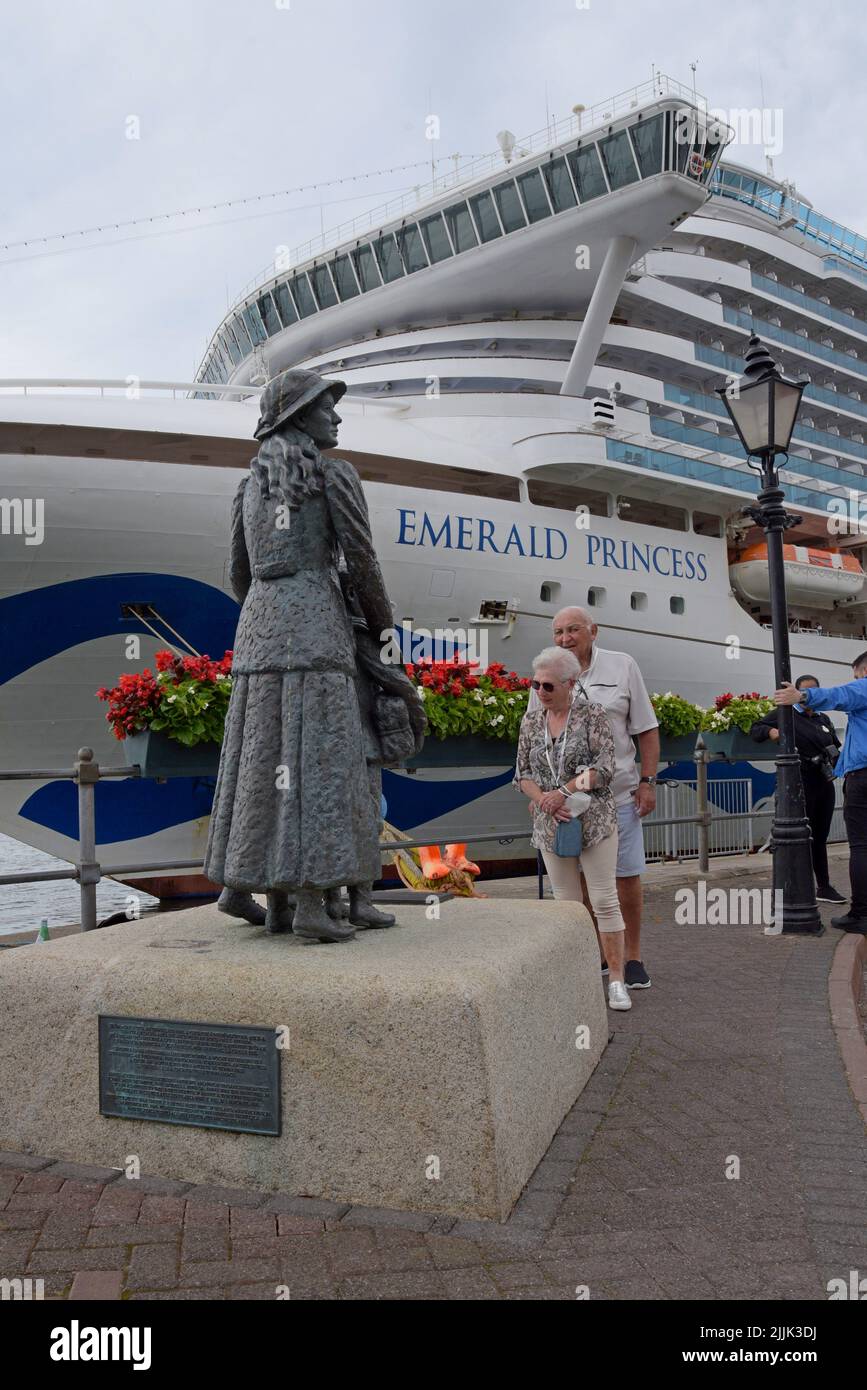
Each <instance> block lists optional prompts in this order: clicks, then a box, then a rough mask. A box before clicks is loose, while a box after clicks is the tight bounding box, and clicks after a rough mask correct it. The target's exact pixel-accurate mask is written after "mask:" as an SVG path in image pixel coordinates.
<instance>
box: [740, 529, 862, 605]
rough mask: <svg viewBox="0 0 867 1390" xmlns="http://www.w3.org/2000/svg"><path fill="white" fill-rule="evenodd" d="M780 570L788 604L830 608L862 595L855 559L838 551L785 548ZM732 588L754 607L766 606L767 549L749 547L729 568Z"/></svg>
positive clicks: (810, 547)
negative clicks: (782, 572)
mask: <svg viewBox="0 0 867 1390" xmlns="http://www.w3.org/2000/svg"><path fill="white" fill-rule="evenodd" d="M783 567H784V569H785V573H786V596H787V598H788V600H789V602H790V603H793V604H803V605H806V606H807V607H810V608H833V607H834V605H835V604H836V603H841V602H846V601H848V602H850V603H851V602H852V601H853V600H855V599H857V598H858V596H859V595H860V594H861V592H862V590H863V588H864V584H865V581H867V574H865V573H864V570H863V569H862V568H861V565H860V564H859V562H858V560H856V558H855V556H854V555H849V554H843V553H842V552H841V551H839V550H815V549H813V547H812V546H806V545H784V546H783ZM729 575H730V576H731V581H732V584H733V585H734V587H735V588H736V589H737V590H738V592H739V593H740V594H742V595H743V597H744V598H746V599H750V600H751V601H752V602H753V603H768V602H769V601H770V588H769V583H768V547H767V546H766V545H751V546H748V548H747V549H746V550H744V551H742V552H741V554H740V555H739V556H738V558H737V559H736V560H735V561H734V563H733V564H731V565H730V566H729Z"/></svg>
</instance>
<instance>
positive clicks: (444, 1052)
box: [0, 899, 608, 1220]
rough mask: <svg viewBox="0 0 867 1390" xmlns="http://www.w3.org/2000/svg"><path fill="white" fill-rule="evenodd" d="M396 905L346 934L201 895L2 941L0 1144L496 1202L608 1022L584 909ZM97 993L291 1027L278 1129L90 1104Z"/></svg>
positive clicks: (147, 1166)
mask: <svg viewBox="0 0 867 1390" xmlns="http://www.w3.org/2000/svg"><path fill="white" fill-rule="evenodd" d="M398 910H399V912H400V923H401V924H400V925H398V926H397V927H393V928H391V929H389V930H385V931H368V932H360V933H359V935H358V936H357V938H356V939H355V940H354V941H351V942H349V943H346V944H340V945H322V944H319V943H305V942H302V941H299V940H297V939H295V938H293V937H283V936H278V937H272V936H268V935H267V934H266V933H265V932H264V931H263V930H262V929H260V928H256V927H250V926H247V925H245V924H241V923H235V922H233V921H232V920H230V919H228V918H226V917H225V916H223V915H222V914H220V913H218V912H217V910H216V908H214V907H200V908H195V909H191V910H188V911H184V912H177V913H170V914H165V915H162V916H159V917H156V918H153V919H147V918H146V919H144V920H141V921H138V922H130V923H125V924H120V925H117V926H114V927H107V928H105V929H103V930H100V931H95V932H91V933H88V934H87V935H81V936H75V937H67V938H66V939H64V940H61V941H52V942H48V943H40V944H38V945H33V946H26V947H21V948H19V949H17V950H14V951H6V952H3V953H2V955H0V999H2V1026H0V1146H2V1147H3V1148H6V1149H12V1150H19V1151H24V1152H30V1153H40V1154H47V1155H51V1156H52V1157H56V1158H60V1159H66V1160H73V1161H77V1162H80V1163H89V1164H99V1165H104V1166H108V1167H116V1168H122V1167H123V1166H124V1165H125V1163H126V1160H127V1156H128V1155H132V1154H134V1155H136V1156H137V1157H138V1158H139V1160H140V1165H141V1171H142V1172H143V1173H148V1174H159V1175H161V1176H164V1177H170V1178H179V1179H187V1180H189V1181H192V1182H198V1183H214V1184H217V1185H220V1186H225V1187H242V1188H244V1187H246V1188H250V1189H259V1190H262V1189H266V1190H269V1191H280V1192H285V1193H290V1194H293V1195H299V1196H312V1197H324V1198H330V1199H332V1200H336V1201H346V1202H351V1203H357V1204H360V1205H364V1206H378V1207H397V1208H404V1209H414V1210H420V1211H436V1212H448V1213H454V1214H457V1215H463V1216H473V1217H484V1218H493V1219H496V1220H504V1219H505V1218H506V1216H507V1215H508V1213H509V1211H510V1210H511V1208H512V1206H513V1205H514V1203H515V1201H516V1200H517V1198H518V1197H519V1195H520V1193H521V1190H522V1188H523V1187H524V1185H525V1183H526V1182H527V1180H528V1178H529V1177H530V1175H531V1174H532V1172H533V1170H534V1169H535V1167H536V1165H537V1164H538V1163H539V1161H540V1160H541V1159H542V1157H543V1156H544V1154H545V1151H546V1149H547V1148H548V1145H549V1144H550V1142H551V1139H552V1137H553V1135H554V1132H555V1130H556V1129H557V1127H558V1126H559V1124H560V1122H561V1120H562V1119H563V1117H564V1115H565V1114H566V1112H567V1111H568V1110H569V1109H570V1107H571V1106H572V1104H573V1103H574V1101H575V1099H576V1098H577V1096H578V1095H579V1094H580V1092H581V1090H582V1089H583V1087H584V1085H585V1084H586V1082H587V1080H588V1078H589V1077H590V1075H591V1073H592V1071H593V1069H594V1067H595V1066H596V1063H597V1062H598V1060H599V1057H600V1056H601V1054H602V1051H603V1049H604V1047H605V1045H606V1042H607V1038H608V1023H607V1017H606V1008H605V1001H604V995H603V989H602V983H601V978H600V971H599V953H598V949H597V945H596V939H595V935H594V932H593V927H592V923H591V921H590V919H589V917H588V916H587V914H586V913H585V912H584V909H583V908H581V907H579V906H578V905H577V904H574V903H556V902H550V901H546V902H527V901H521V900H511V901H509V900H506V901H504V900H502V899H501V900H498V901H475V900H474V901H467V900H458V901H453V902H449V903H446V904H444V905H443V906H442V908H441V917H440V920H439V921H427V920H426V918H425V914H424V911H423V910H422V909H419V908H414V909H408V908H403V909H398ZM100 1014H105V1015H128V1016H136V1017H144V1018H163V1019H184V1020H195V1021H200V1022H203V1021H209V1022H220V1023H234V1024H248V1025H261V1026H265V1027H268V1028H275V1029H277V1028H279V1027H281V1025H282V1026H283V1028H285V1029H288V1041H289V1046H288V1048H284V1049H283V1050H282V1052H281V1074H282V1112H283V1121H282V1133H281V1135H280V1136H279V1137H276V1138H275V1137H268V1136H263V1135H257V1134H244V1133H233V1132H229V1131H224V1130H208V1129H202V1128H194V1127H187V1126H176V1125H169V1124H161V1123H154V1122H151V1121H142V1120H132V1119H117V1118H108V1117H106V1116H103V1115H101V1114H100V1112H99V1075H98V1072H99V1067H98V1061H99V1059H98V1042H97V1033H98V1029H97V1017H98V1015H100ZM284 1041H285V1034H284ZM576 1044H577V1045H576Z"/></svg>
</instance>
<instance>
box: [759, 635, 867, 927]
mask: <svg viewBox="0 0 867 1390" xmlns="http://www.w3.org/2000/svg"><path fill="white" fill-rule="evenodd" d="M852 672H853V679H852V680H851V681H849V682H848V683H847V684H846V685H832V686H821V685H820V686H815V687H813V688H808V689H806V690H798V689H797V688H796V687H795V686H794V685H791V684H790V683H789V682H788V681H787V682H785V683H784V684H783V686H782V688H781V689H780V690H777V691H775V692H774V701H775V703H776V704H778V705H795V704H801V705H803V706H804V707H805V708H808V709H813V710H827V709H836V710H842V711H843V712H844V713H845V714H848V716H849V723H848V726H847V729H846V738H845V740H844V742H843V751H842V752H841V754H840V756H839V758H838V759H837V766H836V768H835V773H836V776H837V777H842V778H843V819H844V820H845V822H846V836H847V838H848V841H849V880H850V882H851V885H852V905H851V907H850V909H849V911H848V912H847V913H846V915H845V916H844V917H832V918H831V925H832V926H835V927H839V928H840V929H841V930H842V931H851V932H858V933H860V935H861V936H867V652H862V653H861V655H860V656H859V657H856V658H855V660H854V661H853V662H852Z"/></svg>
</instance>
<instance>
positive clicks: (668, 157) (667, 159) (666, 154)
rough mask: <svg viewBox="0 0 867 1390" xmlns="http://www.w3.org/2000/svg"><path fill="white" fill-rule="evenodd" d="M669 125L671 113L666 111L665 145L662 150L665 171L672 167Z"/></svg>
mask: <svg viewBox="0 0 867 1390" xmlns="http://www.w3.org/2000/svg"><path fill="white" fill-rule="evenodd" d="M671 124H672V122H671V112H670V111H666V113H665V145H664V150H663V155H664V161H665V168H666V169H671V168H672V167H673V164H672V158H671Z"/></svg>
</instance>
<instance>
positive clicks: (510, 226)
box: [494, 179, 527, 232]
mask: <svg viewBox="0 0 867 1390" xmlns="http://www.w3.org/2000/svg"><path fill="white" fill-rule="evenodd" d="M494 197H495V198H496V200H497V208H498V209H499V213H500V220H501V221H502V224H503V226H504V227H505V229H506V231H507V232H516V231H517V230H518V228H519V227H526V225H527V219H526V217H525V216H524V209H523V207H522V206H521V200H520V198H519V197H518V190H517V188H516V187H515V183H514V180H513V179H509V181H508V183H501V184H498V185H497V187H496V188H495V189H494Z"/></svg>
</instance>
